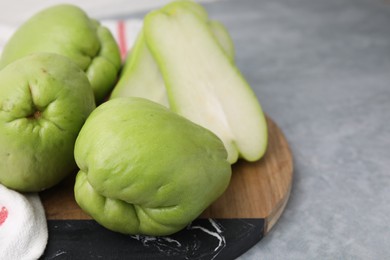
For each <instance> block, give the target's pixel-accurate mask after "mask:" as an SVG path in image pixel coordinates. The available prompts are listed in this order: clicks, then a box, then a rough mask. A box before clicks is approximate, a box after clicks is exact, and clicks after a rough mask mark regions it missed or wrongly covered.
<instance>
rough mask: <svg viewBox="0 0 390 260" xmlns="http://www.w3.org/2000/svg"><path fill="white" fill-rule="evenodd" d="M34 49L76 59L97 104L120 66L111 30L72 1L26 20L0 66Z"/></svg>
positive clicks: (11, 40)
mask: <svg viewBox="0 0 390 260" xmlns="http://www.w3.org/2000/svg"><path fill="white" fill-rule="evenodd" d="M35 52H53V53H57V54H60V55H64V56H66V57H68V58H70V59H71V60H73V61H74V62H75V63H77V65H79V66H80V68H81V69H82V70H83V71H84V72H85V73H86V74H87V77H88V79H89V81H90V83H91V85H92V88H93V91H94V94H95V99H96V102H97V103H100V102H102V100H103V99H104V98H105V97H106V96H107V95H108V94H109V92H110V91H111V89H112V88H113V86H114V84H115V83H116V80H117V74H118V71H119V69H120V67H121V59H120V53H119V47H118V45H117V43H116V41H115V39H114V38H113V36H112V34H111V32H110V31H109V30H108V29H107V28H106V27H104V26H102V25H101V24H100V23H99V22H98V21H97V20H94V19H91V18H90V17H88V15H87V14H86V13H85V12H84V11H83V10H82V9H80V8H79V7H77V6H74V5H70V4H60V5H54V6H52V7H49V8H46V9H44V10H42V11H40V12H38V13H36V14H35V15H33V16H32V17H31V18H30V19H28V20H27V21H25V22H24V23H23V24H22V25H21V26H20V27H19V28H18V29H17V30H16V32H15V33H14V34H13V35H12V36H11V38H10V39H9V40H8V42H7V44H6V45H5V46H4V49H3V52H2V56H1V59H0V69H1V68H3V67H5V66H6V65H7V64H9V63H10V62H12V61H14V60H16V59H19V58H21V57H23V56H26V55H28V54H31V53H35Z"/></svg>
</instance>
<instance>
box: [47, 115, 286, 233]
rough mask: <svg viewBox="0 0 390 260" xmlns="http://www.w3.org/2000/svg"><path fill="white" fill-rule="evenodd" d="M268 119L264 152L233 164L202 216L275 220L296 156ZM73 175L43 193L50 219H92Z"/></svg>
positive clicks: (271, 222)
mask: <svg viewBox="0 0 390 260" xmlns="http://www.w3.org/2000/svg"><path fill="white" fill-rule="evenodd" d="M267 122H268V132H269V134H268V135H269V144H268V148H267V152H266V154H265V156H264V157H263V158H262V159H261V160H259V161H256V162H246V161H243V160H240V161H238V162H237V163H236V164H234V165H233V166H232V167H233V175H232V179H231V183H230V185H229V187H228V189H227V190H226V191H225V193H224V194H223V195H222V196H221V197H220V198H219V199H218V200H217V201H215V202H214V203H213V204H212V205H211V206H210V207H209V208H208V209H206V210H205V212H203V214H202V215H201V216H200V218H220V219H230V218H233V219H235V218H263V219H265V233H267V232H268V231H269V230H270V229H271V228H272V226H273V225H274V224H275V223H276V221H277V219H278V218H279V216H280V214H281V213H282V212H283V209H284V207H285V205H286V203H287V201H288V198H289V194H290V190H291V185H292V178H293V160H292V154H291V151H290V149H289V146H288V143H287V141H286V139H285V137H284V135H283V133H282V131H281V130H280V129H279V127H278V126H277V125H276V124H275V123H274V122H273V121H272V120H271V119H270V118H267ZM74 177H75V176H70V177H69V178H67V179H66V180H64V181H63V182H62V183H61V184H59V185H57V186H56V187H54V188H52V189H50V190H47V191H44V192H42V193H41V194H40V195H41V199H42V202H43V205H44V208H45V210H46V216H47V219H49V220H65V219H74V220H77V219H91V218H90V217H89V216H88V215H87V214H85V213H84V212H83V211H82V210H81V209H80V207H79V206H78V205H77V204H76V202H75V199H74V195H73V185H74Z"/></svg>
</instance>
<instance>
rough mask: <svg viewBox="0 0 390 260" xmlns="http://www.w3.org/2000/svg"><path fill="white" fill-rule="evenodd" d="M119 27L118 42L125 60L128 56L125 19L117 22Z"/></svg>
mask: <svg viewBox="0 0 390 260" xmlns="http://www.w3.org/2000/svg"><path fill="white" fill-rule="evenodd" d="M117 25H118V26H117V28H118V44H119V50H120V53H121V57H122V59H123V60H124V59H125V58H126V53H127V42H126V24H125V22H124V21H122V20H120V21H118V24H117Z"/></svg>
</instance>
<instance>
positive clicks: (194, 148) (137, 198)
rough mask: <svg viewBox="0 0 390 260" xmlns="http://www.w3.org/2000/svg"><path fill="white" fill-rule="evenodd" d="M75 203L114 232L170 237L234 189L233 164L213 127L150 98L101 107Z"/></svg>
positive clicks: (91, 123) (83, 143)
mask: <svg viewBox="0 0 390 260" xmlns="http://www.w3.org/2000/svg"><path fill="white" fill-rule="evenodd" d="M75 158H76V162H77V165H78V166H79V168H80V171H79V173H78V174H77V178H76V184H75V198H76V201H77V203H78V204H79V205H80V207H81V208H82V209H84V211H86V212H87V213H88V214H90V215H91V216H92V217H93V218H94V219H95V220H96V221H97V222H99V223H100V224H101V225H103V226H105V227H106V228H108V229H111V230H113V231H117V232H121V233H126V234H146V235H168V234H172V233H174V232H177V231H179V230H181V229H182V228H184V227H185V226H186V225H188V224H189V223H190V222H191V221H192V220H194V219H195V218H197V217H198V216H199V215H200V214H201V213H202V212H203V210H205V209H206V208H207V207H208V206H209V205H210V204H211V203H212V202H213V201H214V200H216V199H217V198H218V197H219V196H220V195H221V194H222V193H223V192H224V191H225V189H226V188H227V186H228V184H229V181H230V176H231V167H230V164H229V163H228V161H227V160H226V159H227V152H226V149H225V148H224V145H223V143H222V141H221V140H220V139H219V138H218V137H217V136H216V135H215V134H213V133H212V132H210V131H209V130H207V129H205V128H203V127H201V126H199V125H196V124H194V123H192V122H190V121H189V120H187V119H185V118H184V117H181V116H179V115H177V114H175V113H173V112H172V111H170V110H168V109H167V108H165V107H164V106H162V105H160V104H157V103H155V102H152V101H149V100H146V99H143V98H118V99H113V100H110V101H107V102H106V103H103V104H102V105H100V106H99V107H98V108H97V109H95V110H94V111H93V112H92V114H91V115H90V117H89V118H88V119H87V121H86V123H85V125H84V126H83V128H82V130H81V131H80V134H79V136H78V138H77V141H76V145H75Z"/></svg>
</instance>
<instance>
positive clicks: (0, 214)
mask: <svg viewBox="0 0 390 260" xmlns="http://www.w3.org/2000/svg"><path fill="white" fill-rule="evenodd" d="M7 217H8V210H7V208H6V207H2V208H1V210H0V226H1V224H3V223H4V222H5V220H6V219H7Z"/></svg>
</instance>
